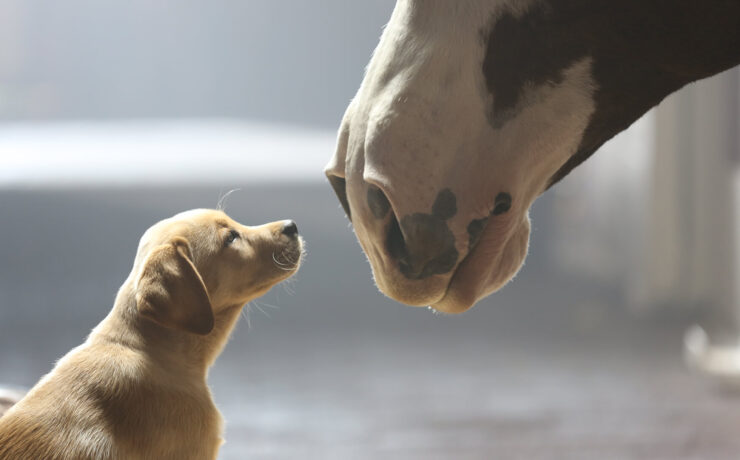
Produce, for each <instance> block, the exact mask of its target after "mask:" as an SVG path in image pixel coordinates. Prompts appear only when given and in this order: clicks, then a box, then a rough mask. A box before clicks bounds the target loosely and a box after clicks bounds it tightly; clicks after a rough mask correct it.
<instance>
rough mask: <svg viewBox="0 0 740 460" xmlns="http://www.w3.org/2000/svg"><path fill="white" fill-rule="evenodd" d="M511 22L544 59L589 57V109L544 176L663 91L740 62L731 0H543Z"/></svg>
mask: <svg viewBox="0 0 740 460" xmlns="http://www.w3.org/2000/svg"><path fill="white" fill-rule="evenodd" d="M519 22H520V23H521V24H523V25H524V24H526V25H527V26H528V27H527V29H529V30H528V31H529V32H532V33H534V34H536V35H539V36H540V37H541V40H542V42H541V44H543V45H545V47H544V49H545V50H546V52H547V53H548V54H549V55H550V56H551V57H549V58H548V59H550V60H552V59H556V58H553V57H552V56H564V57H566V58H571V59H573V60H575V59H579V58H583V57H587V56H589V57H591V65H592V73H593V79H594V84H595V92H594V99H595V111H594V113H593V115H592V117H591V120H590V122H589V125H588V127H587V128H586V131H585V133H584V136H583V139H582V141H581V143H580V146H579V148H578V150H577V152H576V154H575V155H574V156H573V157H572V158H571V159H570V160H569V161H568V162H567V163H566V164H565V165H564V166H563V167H562V168H561V169H560V170H559V171H558V172H557V173H556V174H555V176H553V178H552V180H551V184H552V183H555V182H557V181H558V180H560V179H561V178H562V177H564V176H565V175H567V174H568V172H570V171H571V170H572V169H573V168H574V167H575V166H577V165H578V164H580V163H581V162H582V161H584V160H585V159H586V158H588V157H589V156H590V155H591V154H592V153H593V152H594V151H595V150H596V149H598V148H599V147H600V146H601V145H602V144H603V143H604V142H605V141H607V140H608V139H610V138H611V137H613V136H614V135H615V134H617V133H619V132H620V131H622V130H624V129H626V128H627V127H628V126H629V125H630V124H632V123H633V122H634V121H635V120H637V119H638V118H639V117H640V116H642V115H643V114H644V113H645V112H647V111H648V110H649V109H650V108H652V107H654V106H655V105H657V104H658V103H660V101H661V100H663V98H665V97H666V96H667V95H669V94H671V93H673V92H674V91H676V90H678V89H679V88H681V87H683V86H684V85H686V84H688V83H690V82H693V81H696V80H699V79H702V78H706V77H709V76H711V75H714V74H717V73H719V72H721V71H723V70H726V69H729V68H731V67H733V66H735V65H737V64H738V63H740V2H738V1H737V0H716V1H710V2H697V1H695V0H621V1H614V0H550V1H549V2H542V3H538V4H535V5H534V6H533V7H532V8H531V10H530V11H529V12H528V13H526V14H525V15H524V16H523V17H521V18H520V19H519ZM493 33H495V28H494V31H493ZM525 39H526V38H525Z"/></svg>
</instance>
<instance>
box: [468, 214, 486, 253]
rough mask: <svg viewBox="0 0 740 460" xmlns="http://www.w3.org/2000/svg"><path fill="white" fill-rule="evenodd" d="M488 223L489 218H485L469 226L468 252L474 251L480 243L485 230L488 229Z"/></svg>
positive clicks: (475, 220) (474, 220) (474, 221)
mask: <svg viewBox="0 0 740 460" xmlns="http://www.w3.org/2000/svg"><path fill="white" fill-rule="evenodd" d="M487 222H488V217H483V218H482V219H473V220H471V221H470V223H469V224H468V236H469V238H468V250H470V249H473V248H474V247H475V245H476V244H478V241H480V237H481V235H482V234H483V229H484V228H486V223H487Z"/></svg>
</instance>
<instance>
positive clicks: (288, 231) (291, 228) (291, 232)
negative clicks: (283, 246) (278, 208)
mask: <svg viewBox="0 0 740 460" xmlns="http://www.w3.org/2000/svg"><path fill="white" fill-rule="evenodd" d="M282 233H283V235H286V236H290V237H294V236H296V235H297V234H298V226H297V225H296V223H295V222H293V221H292V220H286V221H285V222H284V223H283V231H282Z"/></svg>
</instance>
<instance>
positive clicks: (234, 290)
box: [134, 209, 302, 335]
mask: <svg viewBox="0 0 740 460" xmlns="http://www.w3.org/2000/svg"><path fill="white" fill-rule="evenodd" d="M301 252H302V241H301V238H300V237H299V236H298V232H297V229H296V226H295V224H294V223H293V222H292V221H278V222H272V223H269V224H265V225H261V226H258V227H248V226H245V225H242V224H240V223H238V222H236V221H234V220H233V219H231V218H230V217H229V216H227V215H226V214H225V213H224V212H222V211H215V210H206V209H196V210H192V211H186V212H183V213H180V214H177V215H176V216H174V217H171V218H169V219H165V220H163V221H161V222H158V223H157V224H155V225H154V226H152V227H151V228H149V230H147V231H146V233H144V236H142V238H141V241H140V242H139V249H138V251H137V254H136V261H135V263H134V274H135V278H134V290H135V296H136V308H137V310H138V312H139V314H141V315H142V316H144V317H146V318H148V319H150V320H152V321H155V322H157V323H159V324H161V325H163V326H166V327H170V328H176V329H182V330H185V331H188V332H192V333H195V334H201V335H205V334H208V333H209V332H210V331H211V330H212V329H213V325H214V316H217V315H218V314H219V312H221V311H223V310H224V309H226V308H229V307H233V306H239V307H240V306H242V305H244V304H245V303H246V302H248V301H249V300H251V299H254V298H256V297H259V296H260V295H262V294H264V293H265V292H267V291H268V290H269V289H270V288H271V287H272V286H274V285H275V284H277V283H279V282H280V281H282V280H284V279H286V278H288V277H289V276H291V275H292V274H294V273H295V272H296V271H297V270H298V267H299V265H300V258H301Z"/></svg>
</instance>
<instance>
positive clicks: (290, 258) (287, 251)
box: [272, 236, 304, 272]
mask: <svg viewBox="0 0 740 460" xmlns="http://www.w3.org/2000/svg"><path fill="white" fill-rule="evenodd" d="M303 247H304V244H303V238H301V237H300V236H299V237H297V238H295V239H292V240H290V242H288V244H286V245H285V246H283V247H282V248H278V249H275V250H273V251H272V261H273V263H274V265H275V267H277V268H278V269H280V270H283V271H287V272H295V271H296V270H298V268H299V267H300V265H301V262H302V260H303V254H304V249H303Z"/></svg>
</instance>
